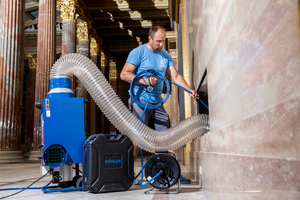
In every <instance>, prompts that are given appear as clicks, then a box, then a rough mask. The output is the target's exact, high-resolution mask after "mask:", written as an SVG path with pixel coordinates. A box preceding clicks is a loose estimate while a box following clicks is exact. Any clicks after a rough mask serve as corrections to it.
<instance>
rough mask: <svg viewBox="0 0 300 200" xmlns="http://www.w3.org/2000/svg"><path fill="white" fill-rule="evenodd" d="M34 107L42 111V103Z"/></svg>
mask: <svg viewBox="0 0 300 200" xmlns="http://www.w3.org/2000/svg"><path fill="white" fill-rule="evenodd" d="M35 107H36V108H38V109H42V108H43V104H42V103H39V104H36V105H35Z"/></svg>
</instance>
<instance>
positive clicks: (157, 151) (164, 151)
mask: <svg viewBox="0 0 300 200" xmlns="http://www.w3.org/2000/svg"><path fill="white" fill-rule="evenodd" d="M155 153H170V152H169V150H156V151H155Z"/></svg>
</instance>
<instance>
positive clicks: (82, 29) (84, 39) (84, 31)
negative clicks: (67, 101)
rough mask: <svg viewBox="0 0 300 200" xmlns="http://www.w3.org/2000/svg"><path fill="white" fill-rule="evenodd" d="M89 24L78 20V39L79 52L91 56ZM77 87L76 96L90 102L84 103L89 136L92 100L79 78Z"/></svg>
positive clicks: (86, 132) (86, 129)
mask: <svg viewBox="0 0 300 200" xmlns="http://www.w3.org/2000/svg"><path fill="white" fill-rule="evenodd" d="M89 26H90V22H89V21H86V20H82V19H78V20H77V24H76V28H77V40H78V52H77V53H78V54H82V55H84V56H86V57H89V54H90V40H89ZM77 84H78V86H77V88H76V97H82V98H83V99H87V100H88V103H85V104H84V124H85V134H86V136H88V135H89V134H90V126H89V121H90V109H89V108H90V101H89V99H90V98H89V94H88V93H87V91H86V89H85V87H84V85H83V84H82V83H81V82H80V81H79V80H78V81H77Z"/></svg>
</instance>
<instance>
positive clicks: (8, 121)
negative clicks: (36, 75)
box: [0, 0, 25, 150]
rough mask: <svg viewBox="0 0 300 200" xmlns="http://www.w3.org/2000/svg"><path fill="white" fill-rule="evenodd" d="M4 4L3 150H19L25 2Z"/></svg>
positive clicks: (0, 29)
mask: <svg viewBox="0 0 300 200" xmlns="http://www.w3.org/2000/svg"><path fill="white" fill-rule="evenodd" d="M0 4H1V5H0V150H15V149H19V147H20V143H21V141H20V140H21V114H22V110H21V105H22V82H23V48H24V10H25V1H22V0H1V3H0Z"/></svg>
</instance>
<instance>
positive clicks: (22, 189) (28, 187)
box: [0, 169, 53, 199]
mask: <svg viewBox="0 0 300 200" xmlns="http://www.w3.org/2000/svg"><path fill="white" fill-rule="evenodd" d="M52 171H53V169H50V170H49V171H48V172H47V173H46V174H45V175H43V176H42V177H40V178H39V179H37V180H36V181H34V182H33V183H31V184H30V185H29V186H27V187H26V188H17V189H21V190H20V191H18V192H16V193H13V194H11V195H8V196H4V197H0V199H5V198H8V197H11V196H14V195H16V194H19V193H21V192H23V191H24V190H26V189H30V186H32V185H33V184H35V183H36V182H38V181H39V180H41V179H42V178H44V177H45V176H46V175H48V174H49V173H50V172H52ZM51 182H52V181H50V183H51ZM50 183H48V184H47V185H45V186H44V187H47V186H48V185H49V184H50ZM44 187H42V188H44ZM35 189H40V188H35ZM3 190H9V189H0V191H3Z"/></svg>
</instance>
